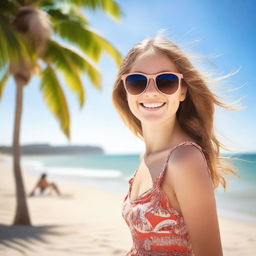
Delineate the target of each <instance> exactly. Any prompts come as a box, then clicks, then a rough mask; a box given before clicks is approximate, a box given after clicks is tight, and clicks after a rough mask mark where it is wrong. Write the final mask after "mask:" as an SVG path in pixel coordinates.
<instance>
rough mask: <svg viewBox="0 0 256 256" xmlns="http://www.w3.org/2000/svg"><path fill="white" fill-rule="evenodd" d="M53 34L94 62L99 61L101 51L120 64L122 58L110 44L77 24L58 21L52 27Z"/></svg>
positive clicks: (90, 30)
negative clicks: (74, 46)
mask: <svg viewBox="0 0 256 256" xmlns="http://www.w3.org/2000/svg"><path fill="white" fill-rule="evenodd" d="M53 27H54V29H55V32H56V33H57V34H58V35H60V36H61V37H62V38H64V39H66V40H67V41H69V42H71V43H73V44H75V45H77V46H78V47H79V48H80V49H81V50H82V51H83V52H84V53H85V54H87V55H88V56H89V57H90V58H92V59H93V60H94V61H99V58H100V55H101V52H102V50H105V51H106V52H107V53H108V54H109V55H110V56H111V57H112V58H113V59H114V61H115V62H116V64H117V65H119V64H120V63H121V59H122V56H121V54H120V53H119V51H118V50H116V49H115V47H114V46H113V45H111V43H110V42H108V41H107V40H106V39H104V38H103V37H101V36H100V35H99V34H97V33H96V32H94V31H93V30H92V29H89V28H88V27H84V26H82V24H81V23H79V22H74V21H66V20H65V21H60V22H56V23H55V24H54V25H53Z"/></svg>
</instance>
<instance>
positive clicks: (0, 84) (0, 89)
mask: <svg viewBox="0 0 256 256" xmlns="http://www.w3.org/2000/svg"><path fill="white" fill-rule="evenodd" d="M8 78H9V73H8V72H5V74H4V75H3V77H2V78H1V80H0V99H1V98H2V95H3V90H4V86H5V84H6V82H7V80H8Z"/></svg>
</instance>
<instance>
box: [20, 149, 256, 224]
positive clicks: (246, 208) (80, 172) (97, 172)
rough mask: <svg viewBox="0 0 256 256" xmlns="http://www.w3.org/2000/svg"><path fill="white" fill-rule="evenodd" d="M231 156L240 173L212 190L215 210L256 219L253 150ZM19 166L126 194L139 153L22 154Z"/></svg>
mask: <svg viewBox="0 0 256 256" xmlns="http://www.w3.org/2000/svg"><path fill="white" fill-rule="evenodd" d="M223 155H225V154H223ZM229 156H231V155H229ZM233 156H234V157H239V158H240V159H242V161H241V160H233V162H232V163H233V165H234V166H235V167H236V168H237V172H238V175H240V177H236V176H234V175H228V176H226V181H227V189H226V191H225V190H224V189H223V188H222V186H219V188H218V189H217V190H216V191H215V197H216V205H217V210H218V214H219V215H221V216H226V217H229V218H233V219H242V220H246V221H250V222H256V154H253V153H251V154H249V153H248V154H236V155H233ZM231 157H232V156H231ZM22 166H23V168H26V170H28V171H29V172H32V173H38V176H39V175H40V174H41V173H43V172H46V173H47V174H48V177H49V180H54V181H56V182H58V180H60V179H64V180H71V181H74V182H78V183H82V184H85V185H90V186H96V187H99V188H101V189H105V190H107V191H109V192H113V193H119V194H123V195H124V196H125V194H126V193H127V190H128V179H129V178H130V177H131V175H132V174H133V172H134V171H135V169H136V168H137V167H138V166H139V155H138V154H127V155H125V154H122V155H121V154H120V155H118V154H89V155H52V156H46V155H42V156H39V155H38V156H23V157H22Z"/></svg>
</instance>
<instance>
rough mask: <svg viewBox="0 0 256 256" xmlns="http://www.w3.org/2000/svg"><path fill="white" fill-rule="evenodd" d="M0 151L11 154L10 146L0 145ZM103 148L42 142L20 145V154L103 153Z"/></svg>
mask: <svg viewBox="0 0 256 256" xmlns="http://www.w3.org/2000/svg"><path fill="white" fill-rule="evenodd" d="M0 153H3V154H12V147H10V146H0ZM103 153H104V150H103V149H102V148H101V147H99V146H88V145H87V146H85V145H84V146H82V145H79V146H78V145H77V146H75V145H72V146H51V145H50V144H48V143H44V144H27V145H22V146H21V154H22V155H49V154H103Z"/></svg>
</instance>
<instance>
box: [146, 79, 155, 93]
mask: <svg viewBox="0 0 256 256" xmlns="http://www.w3.org/2000/svg"><path fill="white" fill-rule="evenodd" d="M148 83H149V84H148V86H147V88H146V90H145V92H144V93H147V94H150V93H153V94H156V93H159V92H158V90H157V89H156V85H155V82H154V79H152V78H150V79H149V82H148Z"/></svg>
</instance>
